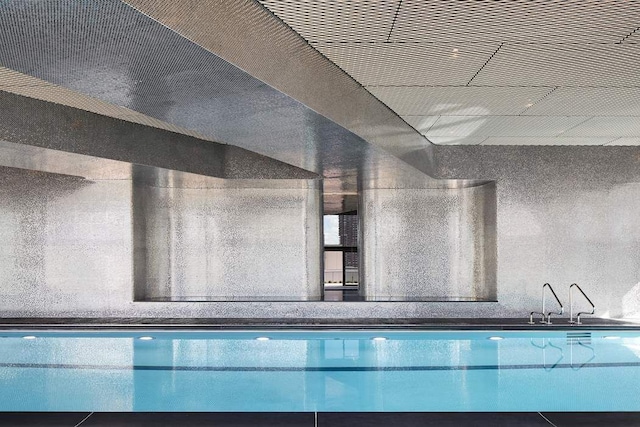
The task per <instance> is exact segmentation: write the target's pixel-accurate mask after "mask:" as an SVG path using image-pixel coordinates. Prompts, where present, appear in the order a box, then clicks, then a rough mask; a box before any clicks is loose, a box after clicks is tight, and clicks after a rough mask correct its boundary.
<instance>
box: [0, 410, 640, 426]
mask: <svg viewBox="0 0 640 427" xmlns="http://www.w3.org/2000/svg"><path fill="white" fill-rule="evenodd" d="M0 425H1V426H16V427H20V426H33V427H38V426H47V427H77V426H82V427H120V426H138V427H150V426H217V427H245V426H246V427H249V426H252V427H254V426H262V427H276V426H282V427H365V426H366V427H387V426H399V427H414V426H415V427H418V426H420V427H423V426H438V427H447V426H455V427H458V426H460V427H465V426H469V427H484V426H490V427H502V426H504V427H511V426H518V427H548V426H555V427H573V426H580V427H590V426H607V427H631V426H634V427H636V426H640V412H544V413H539V412H319V413H314V412H212V413H201V412H193V413H191V412H98V413H90V414H89V413H86V412H0Z"/></svg>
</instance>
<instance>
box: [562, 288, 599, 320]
mask: <svg viewBox="0 0 640 427" xmlns="http://www.w3.org/2000/svg"><path fill="white" fill-rule="evenodd" d="M574 287H575V288H577V289H578V290H579V291H580V293H581V294H582V296H583V297H584V298H585V299H586V300H587V302H588V303H589V305H591V312H588V311H580V312H578V314H577V316H576V318H577V319H576V320H573V288H574ZM595 312H596V306H595V305H594V304H593V302H591V299H589V297H588V296H587V294H585V293H584V291H583V290H582V288H581V287H580V286H579V285H578V284H577V283H573V284H572V285H571V286H569V323H571V324H572V325H582V322H581V321H580V316H582V315H583V314H595Z"/></svg>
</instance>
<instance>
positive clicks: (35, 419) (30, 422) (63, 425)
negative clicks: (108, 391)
mask: <svg viewBox="0 0 640 427" xmlns="http://www.w3.org/2000/svg"><path fill="white" fill-rule="evenodd" d="M87 415H89V413H88V412H0V426H15V427H20V426H30V427H31V426H33V427H40V426H46V427H73V426H75V425H76V424H78V423H79V422H80V421H82V420H83V419H84V418H85V417H86V416H87Z"/></svg>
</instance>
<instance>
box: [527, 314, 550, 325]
mask: <svg viewBox="0 0 640 427" xmlns="http://www.w3.org/2000/svg"><path fill="white" fill-rule="evenodd" d="M534 314H542V320H541V321H540V323H547V322H546V321H545V320H544V319H545V317H546V316H545V315H544V313H540V312H539V311H532V312H531V314H530V315H529V324H530V325H535V324H536V322H534V321H533V315H534Z"/></svg>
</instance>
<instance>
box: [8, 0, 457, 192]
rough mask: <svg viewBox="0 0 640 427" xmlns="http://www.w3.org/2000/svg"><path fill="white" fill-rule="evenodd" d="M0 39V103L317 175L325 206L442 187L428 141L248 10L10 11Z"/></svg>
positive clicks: (56, 2)
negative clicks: (58, 106)
mask: <svg viewBox="0 0 640 427" xmlns="http://www.w3.org/2000/svg"><path fill="white" fill-rule="evenodd" d="M0 28H3V32H2V35H1V38H2V40H1V43H0V66H2V67H4V76H5V78H3V75H0V86H3V88H2V90H9V91H13V92H15V93H20V94H21V95H24V96H31V97H36V98H40V99H46V100H48V101H51V102H61V101H60V100H56V99H52V97H49V96H48V95H43V93H44V92H47V91H49V92H51V93H53V95H52V96H53V98H55V95H56V94H58V95H59V94H60V93H64V94H66V96H69V97H72V98H73V96H74V94H76V95H78V96H80V97H83V99H85V100H86V99H93V100H97V101H99V102H102V103H106V104H108V105H112V106H114V108H115V109H116V110H117V111H116V112H115V113H113V114H116V115H117V114H125V113H126V112H127V111H130V112H132V113H131V114H130V116H131V118H132V119H133V120H132V121H135V120H156V121H158V123H160V124H166V126H173V127H174V128H173V129H172V130H174V131H178V132H180V131H181V130H185V131H186V132H191V133H193V134H194V135H198V136H202V137H203V138H206V139H209V140H213V141H217V142H221V143H227V144H233V145H237V146H239V147H243V148H246V149H248V150H251V151H254V152H256V153H259V154H262V155H265V156H269V157H272V158H274V159H277V160H280V161H282V162H285V163H288V164H291V165H294V166H297V167H299V168H302V169H305V170H308V171H311V172H314V173H318V174H321V175H322V176H324V178H325V189H328V192H329V193H331V192H334V193H336V194H348V193H354V192H355V191H357V188H358V186H398V185H409V186H412V187H439V186H442V185H445V186H451V185H452V184H451V183H440V182H438V181H435V180H433V179H431V178H429V176H428V174H429V173H430V171H431V170H432V169H431V168H432V163H431V162H432V158H431V148H432V144H431V143H430V142H429V141H428V140H427V139H426V138H424V137H423V136H421V135H420V134H419V133H417V132H415V130H413V129H412V128H411V127H410V126H408V125H407V124H406V123H405V122H404V121H403V120H402V119H401V118H399V117H398V116H397V115H396V114H395V113H393V112H392V111H391V110H389V109H388V108H387V107H386V106H385V105H383V104H382V103H380V102H379V101H377V100H376V99H375V98H374V97H373V96H371V94H369V93H368V92H367V91H366V90H364V89H363V88H362V87H361V86H360V85H359V84H358V83H357V82H355V81H354V80H353V79H351V78H350V77H349V76H347V75H346V74H345V73H344V72H343V71H342V70H340V69H339V68H337V67H336V66H335V65H334V64H332V63H331V62H330V61H328V60H327V59H326V58H324V57H323V56H322V55H320V54H319V53H318V52H317V51H316V50H314V49H313V48H311V47H310V46H309V45H308V44H307V43H306V42H305V41H304V40H303V39H302V38H300V37H299V36H298V35H297V34H296V33H294V32H293V31H291V29H290V28H288V27H287V26H286V25H284V24H282V22H280V21H279V20H278V19H275V18H274V17H273V15H272V14H270V13H269V12H268V11H267V10H266V9H264V8H263V7H262V6H261V5H259V4H258V3H256V2H253V1H248V0H238V1H214V0H197V1H196V0H182V1H175V0H171V1H169V0H166V1H162V0H161V1H156V0H154V1H146V0H127V2H122V1H119V0H100V1H93V2H86V1H80V0H42V1H10V2H2V3H0ZM12 72H17V73H20V74H21V75H28V76H31V77H34V78H36V79H39V80H38V81H40V82H44V84H42V85H41V86H42V87H41V88H39V87H37V86H38V84H40V83H38V84H34V85H33V87H29V88H28V89H25V87H24V86H29V83H27V84H26V85H22V84H21V83H20V82H19V83H18V84H15V76H16V75H18V74H17V73H15V74H13V75H12V76H13V77H10V78H6V76H8V75H10V74H11V73H12ZM12 78H14V82H13V83H11V79H12ZM34 81H35V80H34ZM21 85H22V86H23V87H20V86H21ZM53 85H54V86H55V87H56V88H57V89H55V90H53V89H52V88H51V86H53ZM54 92H55V93H54ZM61 103H65V102H61ZM66 104H67V105H71V104H72V105H73V106H75V107H77V106H78V104H79V101H78V99H71V100H67V101H66ZM80 104H81V102H80ZM80 108H83V107H82V106H80ZM87 109H88V110H90V108H87ZM113 114H112V115H113ZM125 115H126V114H125ZM145 118H149V119H145ZM125 120H126V118H125ZM461 185H466V184H464V183H463V184H461Z"/></svg>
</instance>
